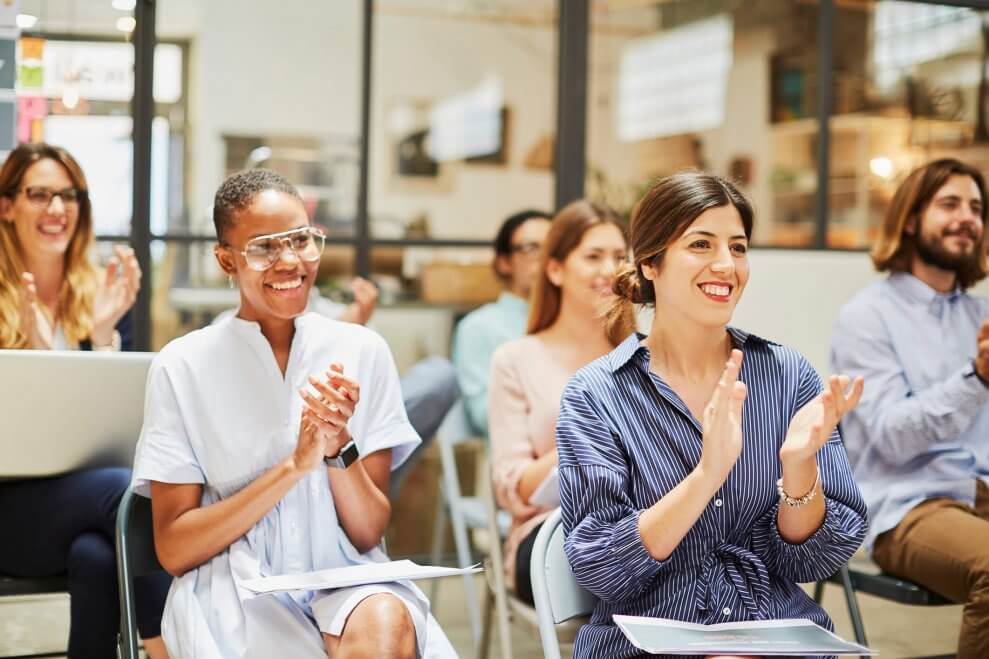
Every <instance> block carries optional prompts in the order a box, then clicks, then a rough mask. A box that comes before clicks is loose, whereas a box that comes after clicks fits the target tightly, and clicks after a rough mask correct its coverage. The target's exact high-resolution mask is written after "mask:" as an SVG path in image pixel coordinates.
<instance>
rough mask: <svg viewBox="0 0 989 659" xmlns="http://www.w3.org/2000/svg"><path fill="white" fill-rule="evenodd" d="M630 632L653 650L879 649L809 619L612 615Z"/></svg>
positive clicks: (797, 652)
mask: <svg viewBox="0 0 989 659" xmlns="http://www.w3.org/2000/svg"><path fill="white" fill-rule="evenodd" d="M612 618H613V619H614V621H615V623H616V624H617V625H618V627H619V628H620V629H621V630H622V633H623V634H625V637H626V638H627V639H628V640H629V641H630V642H631V643H632V645H634V646H635V647H637V648H639V649H640V650H645V651H646V652H650V653H653V654H691V655H697V654H701V655H709V654H735V655H739V654H740V655H753V654H754V655H759V656H780V655H786V656H816V655H822V654H823V655H829V654H830V655H861V656H871V655H874V654H876V653H875V652H873V651H872V650H870V649H869V648H867V647H865V646H862V645H858V644H857V643H850V642H848V641H846V640H844V639H842V638H840V637H838V636H837V635H835V634H833V633H831V632H829V631H828V630H826V629H824V628H823V627H820V626H819V625H816V624H814V623H813V622H811V621H810V620H805V619H791V620H759V621H752V622H727V623H721V624H715V625H699V624H695V623H690V622H682V621H680V620H667V619H665V618H645V617H639V616H622V615H615V616H612Z"/></svg>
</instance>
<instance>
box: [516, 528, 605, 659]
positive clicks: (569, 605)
mask: <svg viewBox="0 0 989 659" xmlns="http://www.w3.org/2000/svg"><path fill="white" fill-rule="evenodd" d="M561 522H562V518H561V515H560V510H559V509H557V510H555V511H553V514H552V515H550V516H549V518H548V519H547V520H546V521H545V522H543V525H542V527H541V528H540V529H539V533H537V534H536V542H535V544H534V545H533V548H532V561H531V563H530V566H531V567H530V571H531V574H532V595H533V599H535V602H536V615H537V618H538V621H539V638H540V640H542V643H543V657H545V659H560V641H559V638H558V635H557V625H558V624H560V623H563V622H567V621H568V620H571V621H573V623H572V624H571V628H572V627H579V626H580V625H581V624H583V623H584V622H586V620H584V618H586V617H587V616H589V615H590V613H591V611H593V610H594V605H595V604H596V603H597V598H596V597H594V595H592V594H591V593H589V592H587V591H586V590H584V589H583V588H581V587H580V585H579V584H578V583H577V579H576V577H574V575H573V570H571V569H570V562H569V561H568V560H567V556H566V554H565V553H564V552H563V524H562V523H561ZM575 619H579V620H575ZM574 633H576V632H575V631H574Z"/></svg>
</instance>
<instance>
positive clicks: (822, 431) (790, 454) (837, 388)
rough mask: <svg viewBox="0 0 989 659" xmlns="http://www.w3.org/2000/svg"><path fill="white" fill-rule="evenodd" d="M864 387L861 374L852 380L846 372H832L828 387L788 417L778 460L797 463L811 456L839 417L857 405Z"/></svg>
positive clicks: (828, 434)
mask: <svg viewBox="0 0 989 659" xmlns="http://www.w3.org/2000/svg"><path fill="white" fill-rule="evenodd" d="M849 383H851V390H849ZM863 387H864V381H863V379H862V377H861V376H859V377H857V378H855V381H854V382H853V383H852V382H851V379H850V378H849V377H848V376H847V375H832V376H831V377H830V378H829V379H828V388H826V389H825V390H824V391H822V392H821V393H820V394H818V395H817V396H816V397H815V398H814V399H813V400H812V401H810V402H809V403H807V404H806V405H804V406H803V407H801V408H800V409H799V410H797V413H796V414H794V415H793V418H792V419H790V426H789V428H787V431H786V439H785V440H783V446H782V447H781V448H780V462H782V463H783V464H799V463H801V462H805V461H807V460H809V459H812V458H814V457H815V456H816V455H817V452H818V451H819V450H820V448H821V447H822V446H824V444H825V443H826V442H827V441H828V439H829V438H830V437H831V434H832V433H833V432H834V429H835V428H836V427H837V425H838V422H839V421H841V417H842V416H844V414H845V413H846V412H848V411H850V410H853V409H855V406H856V405H858V402H859V399H860V398H861V397H862V388H863ZM846 392H847V393H846Z"/></svg>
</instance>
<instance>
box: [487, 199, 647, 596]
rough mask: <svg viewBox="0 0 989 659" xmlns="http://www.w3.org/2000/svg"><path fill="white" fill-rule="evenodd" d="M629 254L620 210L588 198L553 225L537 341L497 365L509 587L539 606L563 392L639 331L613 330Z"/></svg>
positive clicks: (531, 338) (494, 435)
mask: <svg viewBox="0 0 989 659" xmlns="http://www.w3.org/2000/svg"><path fill="white" fill-rule="evenodd" d="M627 256H628V245H627V244H626V242H625V233H624V230H623V227H622V225H621V223H620V221H619V219H618V216H617V215H616V214H615V213H614V211H612V210H610V209H608V208H606V207H604V206H601V205H599V204H595V203H593V202H590V201H586V200H579V201H575V202H572V203H571V204H569V205H567V206H566V207H564V208H563V210H561V211H560V212H559V213H557V215H556V217H555V218H553V222H552V224H551V226H550V230H549V234H548V235H547V237H546V242H545V243H544V246H543V252H542V255H541V261H542V266H541V274H540V276H539V277H538V279H537V280H536V284H535V287H534V288H533V291H532V307H531V309H530V312H529V324H528V335H527V336H524V337H522V338H520V339H516V340H514V341H510V342H508V343H505V344H503V345H502V346H501V347H499V348H498V350H496V351H495V353H494V356H493V358H492V362H491V384H490V390H489V391H490V393H489V419H490V421H489V424H490V437H491V469H492V478H493V481H494V485H495V492H496V496H497V499H498V504H499V505H500V506H501V507H502V508H504V509H506V510H507V511H508V512H510V513H511V514H512V528H511V531H510V532H509V535H508V540H507V542H506V544H505V568H506V572H507V578H508V583H510V584H514V585H515V591H516V593H517V594H518V595H519V597H521V598H522V599H523V600H526V601H528V602H530V603H531V602H532V586H531V582H530V580H529V556H530V555H531V553H532V545H533V542H534V541H535V537H536V532H537V531H538V529H539V526H540V524H541V523H542V522H543V520H545V518H546V516H547V515H548V514H549V510H548V509H546V508H544V507H542V506H540V505H537V504H534V503H533V502H531V501H530V498H531V497H532V495H533V493H534V492H535V490H536V489H537V487H538V486H539V484H540V483H542V482H543V481H544V480H545V479H546V478H547V477H548V476H549V475H550V473H551V472H552V471H553V469H554V468H555V467H556V463H557V457H556V443H555V436H556V416H557V412H558V411H559V407H560V394H561V393H562V392H563V388H564V386H565V385H566V383H567V381H568V380H569V379H570V377H571V376H572V375H573V374H574V373H575V372H576V371H577V369H578V368H580V367H581V366H583V365H584V364H587V363H588V362H590V361H592V360H593V359H596V358H597V357H600V356H601V355H603V354H606V353H608V352H610V351H611V350H612V349H613V348H614V346H615V345H617V344H618V343H619V342H621V340H622V339H624V338H625V337H626V336H628V335H629V334H631V333H632V332H634V330H635V327H634V318H633V316H632V314H631V312H630V313H628V314H626V315H625V316H624V317H622V318H621V319H619V321H618V322H616V323H614V324H613V326H612V328H611V329H610V331H606V330H605V322H604V319H605V313H606V311H607V308H608V303H609V301H610V300H611V298H612V297H613V294H612V292H611V286H612V280H613V278H614V275H615V272H617V270H618V268H619V267H620V266H621V265H622V264H623V263H624V262H625V260H626V259H627Z"/></svg>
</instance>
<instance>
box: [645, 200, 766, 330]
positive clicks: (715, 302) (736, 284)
mask: <svg viewBox="0 0 989 659" xmlns="http://www.w3.org/2000/svg"><path fill="white" fill-rule="evenodd" d="M642 273H643V275H644V276H645V277H646V279H649V280H651V281H652V283H653V286H654V287H655V291H656V308H657V309H662V310H663V313H664V314H679V315H681V316H682V317H684V318H686V319H688V320H690V321H692V322H694V323H697V324H699V325H702V326H705V327H723V326H725V325H727V324H728V322H729V321H730V320H731V316H732V313H733V312H734V310H735V306H736V305H737V304H738V301H739V300H740V299H741V297H742V292H743V291H744V290H745V285H746V284H747V283H748V281H749V260H748V240H747V239H746V237H745V227H744V226H743V224H742V218H741V216H740V215H739V213H738V210H737V209H736V208H735V207H734V206H732V205H726V206H716V207H714V208H709V209H708V210H706V211H704V212H703V213H701V214H700V215H698V216H697V219H695V220H694V221H693V223H691V225H690V226H689V227H687V230H686V231H684V233H683V235H681V236H680V237H679V238H677V239H675V240H674V241H673V242H672V244H671V245H670V246H669V247H668V249H667V250H666V252H665V254H664V255H663V258H662V261H661V263H660V264H659V267H658V268H656V267H653V266H651V265H649V264H643V265H642Z"/></svg>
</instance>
